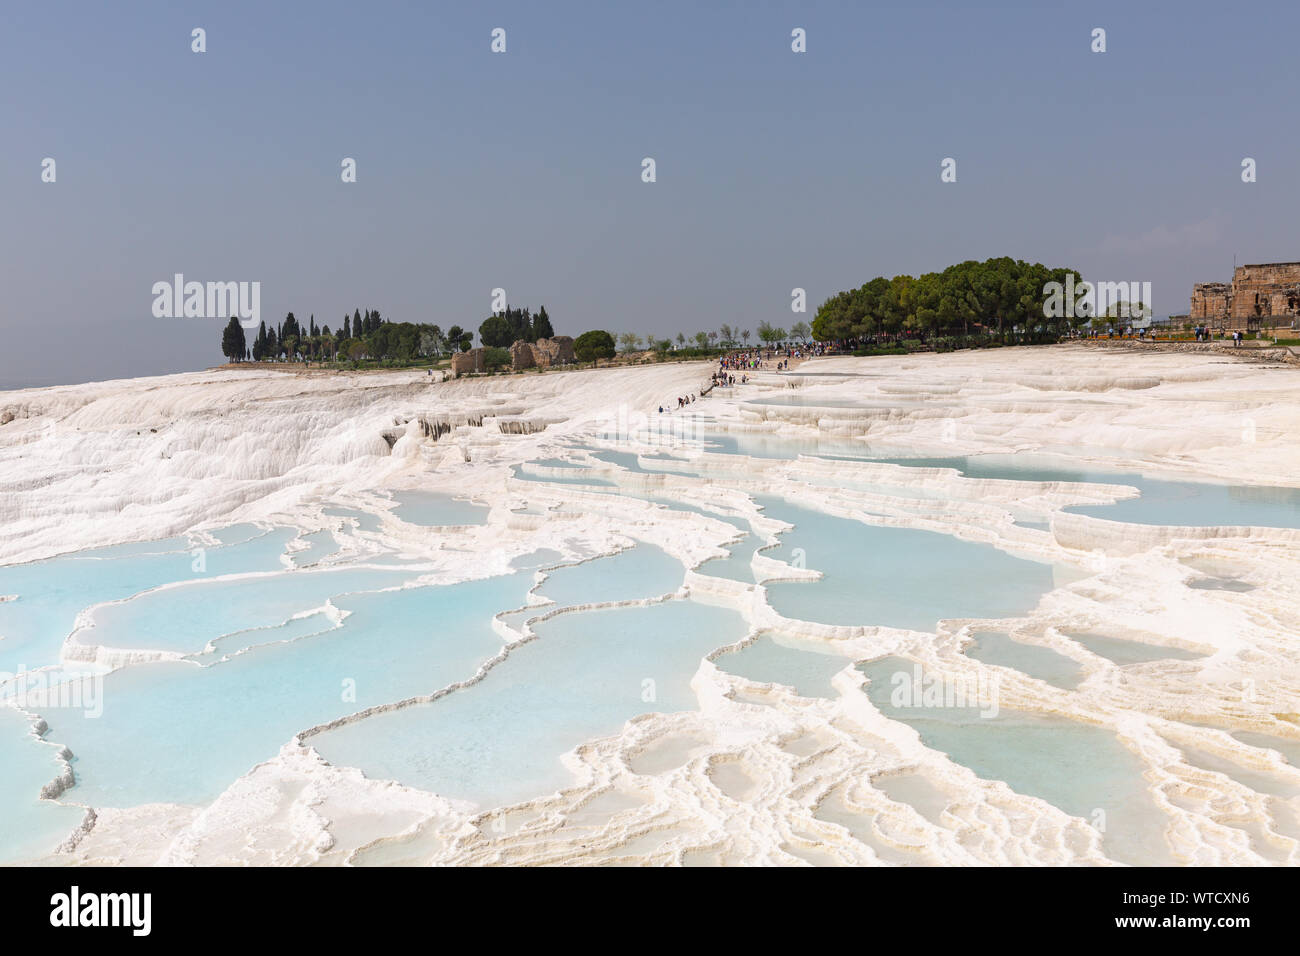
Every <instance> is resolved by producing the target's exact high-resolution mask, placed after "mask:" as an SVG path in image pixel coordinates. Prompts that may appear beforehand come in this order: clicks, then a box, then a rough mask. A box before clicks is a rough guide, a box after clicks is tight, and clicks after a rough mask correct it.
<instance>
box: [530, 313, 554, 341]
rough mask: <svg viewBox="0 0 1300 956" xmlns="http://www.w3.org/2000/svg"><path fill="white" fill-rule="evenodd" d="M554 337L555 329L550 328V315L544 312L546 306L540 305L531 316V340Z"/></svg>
mask: <svg viewBox="0 0 1300 956" xmlns="http://www.w3.org/2000/svg"><path fill="white" fill-rule="evenodd" d="M554 337H555V330H554V329H553V328H551V317H550V316H549V315H547V314H546V306H542V307H541V308H540V309H538V311H537V315H536V316H535V317H534V318H533V341H534V342H536V341H537V340H538V339H550V338H554Z"/></svg>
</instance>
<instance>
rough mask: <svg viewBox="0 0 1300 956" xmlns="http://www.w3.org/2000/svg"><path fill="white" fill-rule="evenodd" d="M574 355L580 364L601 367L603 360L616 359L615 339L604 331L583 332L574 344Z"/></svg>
mask: <svg viewBox="0 0 1300 956" xmlns="http://www.w3.org/2000/svg"><path fill="white" fill-rule="evenodd" d="M573 354H574V357H576V358H577V360H578V361H579V362H591V363H593V364H596V365H599V364H600V360H601V359H608V358H613V357H614V337H613V336H612V335H610V334H609V333H608V332H606V331H604V330H603V329H592V330H591V331H589V332H583V333H582V334H581V335H579V336H578V338H577V339H576V340H575V341H574V343H573Z"/></svg>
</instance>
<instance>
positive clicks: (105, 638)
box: [0, 346, 1300, 865]
mask: <svg viewBox="0 0 1300 956" xmlns="http://www.w3.org/2000/svg"><path fill="white" fill-rule="evenodd" d="M711 371H712V368H711V367H710V366H708V365H706V364H704V363H680V364H662V365H647V366H641V367H628V368H613V369H588V370H578V371H568V372H558V371H548V372H544V373H541V374H538V373H535V372H534V373H528V374H523V375H511V376H486V377H471V378H463V379H459V380H456V381H446V382H438V381H430V380H429V378H428V377H427V376H426V375H425V373H424V372H423V371H420V372H411V373H405V372H392V373H383V374H365V373H358V374H347V373H323V374H289V373H285V372H282V371H273V370H259V369H250V370H238V371H230V372H225V371H214V372H207V373H193V374H184V375H175V376H168V377H164V378H154V379H139V380H133V381H123V382H107V383H100V384H91V385H79V386H66V387H58V388H45V389H32V390H26V391H16V392H5V393H0V413H3V416H2V417H3V418H4V419H5V420H7V421H6V424H4V425H3V426H0V487H2V492H3V493H2V494H0V519H2V520H0V703H3V705H4V706H0V762H2V763H3V765H4V767H5V768H6V772H5V774H4V775H3V776H2V777H0V860H3V861H4V862H26V861H35V862H40V863H46V864H69V863H73V864H76V863H85V864H104V863H130V864H191V863H193V864H276V865H303V864H316V863H325V864H338V865H384V864H564V863H573V864H597V863H629V864H667V865H710V864H741V863H765V864H777V865H801V864H804V863H808V864H813V865H927V864H930V865H934V864H957V865H980V864H1091V865H1111V864H1144V863H1146V864H1154V863H1174V864H1184V865H1218V864H1288V863H1289V864H1295V863H1297V862H1300V704H1298V703H1297V701H1298V700H1300V490H1298V489H1300V442H1298V441H1297V439H1296V435H1295V431H1294V429H1295V423H1296V422H1297V421H1300V376H1298V374H1297V372H1296V370H1295V369H1294V368H1285V367H1270V366H1267V365H1261V364H1250V363H1240V364H1238V363H1234V362H1231V361H1225V360H1223V359H1221V358H1217V357H1215V356H1213V355H1208V354H1172V353H1145V354H1144V353H1142V352H1139V351H1136V350H1134V351H1105V350H1099V349H1093V348H1088V347H1084V346H1056V347H1040V348H1032V349H995V350H987V351H984V352H963V353H954V354H948V355H915V356H910V357H897V356H886V357H880V358H827V359H816V360H813V361H810V362H806V363H804V364H803V365H801V366H799V367H798V368H797V369H795V370H793V371H790V372H784V373H780V374H777V373H770V372H759V373H756V374H754V376H753V378H752V380H751V381H750V382H749V383H747V384H744V385H739V386H737V387H735V388H733V389H721V388H720V389H715V390H713V391H712V392H710V393H709V394H708V395H707V396H701V394H700V392H701V390H702V389H703V388H704V387H706V386H707V383H708V377H709V373H710V372H711ZM691 394H694V395H695V397H696V401H695V402H693V403H688V404H687V405H686V407H685V408H679V407H678V402H677V397H678V396H682V395H686V396H689V395H691ZM661 406H662V407H663V409H664V411H663V412H660V410H659V409H660V408H661ZM670 408H671V410H669V409H670Z"/></svg>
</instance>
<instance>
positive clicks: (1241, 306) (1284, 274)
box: [1188, 262, 1300, 330]
mask: <svg viewBox="0 0 1300 956" xmlns="http://www.w3.org/2000/svg"><path fill="white" fill-rule="evenodd" d="M1297 317H1300V262H1269V263H1263V264H1257V265H1245V266H1239V267H1238V268H1237V270H1236V272H1234V273H1233V275H1232V283H1231V284H1228V283H1224V282H1198V283H1196V284H1195V285H1194V286H1192V307H1191V311H1189V312H1188V321H1190V322H1193V323H1195V324H1196V325H1208V326H1211V327H1213V328H1224V329H1246V330H1251V329H1260V328H1263V327H1264V326H1265V325H1274V326H1276V325H1287V324H1292V323H1294V321H1295V320H1296V318H1297ZM1270 319H1271V320H1272V321H1265V320H1270Z"/></svg>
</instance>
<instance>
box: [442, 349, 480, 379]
mask: <svg viewBox="0 0 1300 956" xmlns="http://www.w3.org/2000/svg"><path fill="white" fill-rule="evenodd" d="M486 367H487V365H486V350H484V349H470V350H469V351H468V352H457V353H456V354H455V355H453V356H452V357H451V377H452V378H460V377H461V376H462V375H464V374H465V373H466V372H482V371H484V370H485V368H486Z"/></svg>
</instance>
